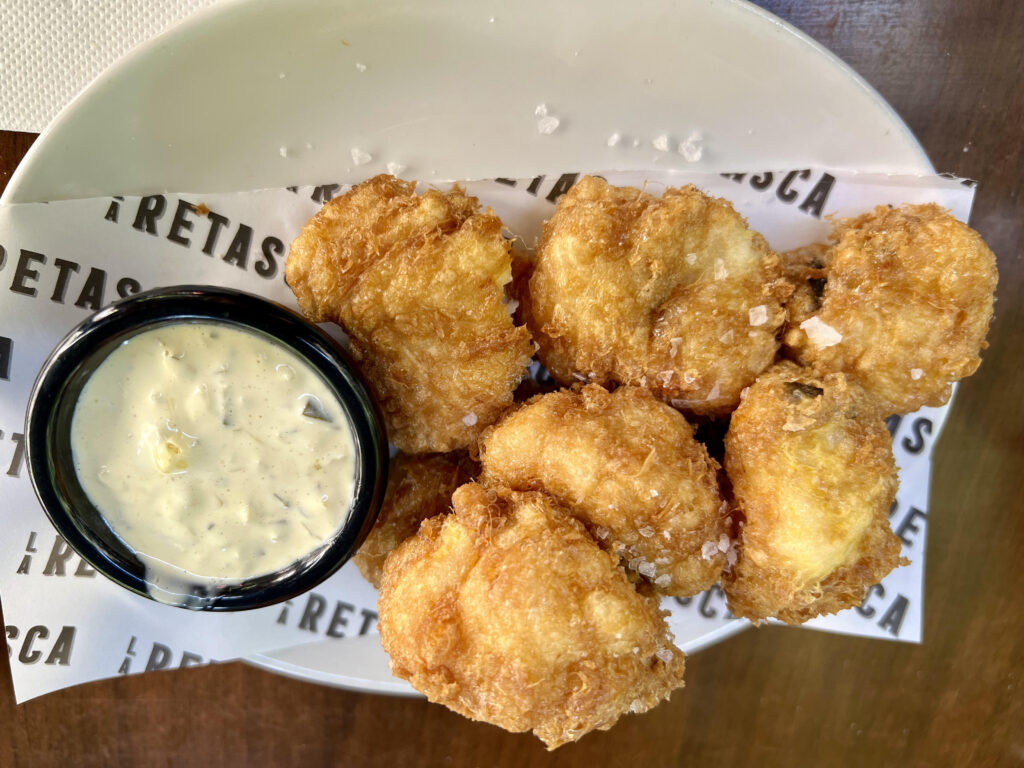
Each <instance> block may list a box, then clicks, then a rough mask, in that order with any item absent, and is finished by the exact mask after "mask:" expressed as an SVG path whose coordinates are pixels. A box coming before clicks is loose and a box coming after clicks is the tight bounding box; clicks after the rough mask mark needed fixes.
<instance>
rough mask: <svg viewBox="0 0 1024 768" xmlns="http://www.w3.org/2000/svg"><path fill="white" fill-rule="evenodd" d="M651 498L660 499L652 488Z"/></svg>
mask: <svg viewBox="0 0 1024 768" xmlns="http://www.w3.org/2000/svg"><path fill="white" fill-rule="evenodd" d="M651 498H652V499H656V498H658V492H657V491H656V490H654V489H653V488H651Z"/></svg>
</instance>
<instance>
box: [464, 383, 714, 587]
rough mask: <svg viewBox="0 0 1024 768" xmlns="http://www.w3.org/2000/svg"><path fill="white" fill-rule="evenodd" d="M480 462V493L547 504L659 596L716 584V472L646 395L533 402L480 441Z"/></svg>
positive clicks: (687, 431)
mask: <svg viewBox="0 0 1024 768" xmlns="http://www.w3.org/2000/svg"><path fill="white" fill-rule="evenodd" d="M480 462H481V464H482V466H483V475H482V478H481V481H482V482H484V483H485V484H495V485H499V486H507V487H509V488H512V489H514V490H520V491H525V490H538V491H544V492H545V493H548V494H549V495H551V496H553V497H554V498H555V499H557V500H558V501H559V502H560V503H561V504H563V505H564V506H565V507H566V508H567V509H569V511H570V512H571V513H572V514H573V515H574V516H575V517H576V518H578V519H579V520H581V521H582V522H583V523H584V524H585V525H586V526H587V528H588V530H590V532H591V533H592V534H593V535H594V537H595V538H596V539H597V540H598V543H599V544H601V546H602V547H604V548H605V549H607V550H608V551H610V552H612V553H614V554H615V555H617V556H618V557H620V558H621V559H622V562H623V565H625V566H626V567H627V568H628V569H629V570H630V571H631V572H633V574H634V575H639V576H640V577H643V578H646V579H647V580H649V581H650V582H652V583H653V584H654V586H655V588H656V589H657V591H659V592H661V593H662V594H667V595H676V596H680V597H684V596H689V595H694V594H696V593H698V592H701V591H703V590H705V589H707V588H708V587H710V586H711V585H712V584H714V583H715V582H716V581H718V577H719V575H720V574H721V572H722V568H723V567H724V565H725V554H724V549H722V548H719V546H718V544H719V542H720V541H721V539H722V536H723V535H724V536H725V537H726V540H728V535H727V533H728V532H727V528H726V522H725V505H724V504H723V503H722V499H721V497H720V496H719V493H718V483H717V479H716V472H717V470H718V465H717V464H716V463H715V461H714V460H713V459H711V458H710V457H709V456H708V453H707V450H705V448H704V446H703V445H701V444H700V443H698V442H697V441H696V440H695V439H694V438H693V429H692V428H691V427H690V425H689V424H688V423H687V422H686V419H685V418H683V416H682V414H680V413H678V412H677V411H675V410H673V409H672V408H670V407H669V406H667V405H665V404H664V403H662V402H660V401H659V400H657V399H655V398H654V396H653V395H651V394H650V393H649V392H647V391H646V390H643V389H639V388H636V387H620V388H619V389H617V390H615V392H613V393H610V394H609V393H608V392H607V391H606V390H605V389H603V388H602V387H599V386H597V385H594V384H590V385H586V386H584V387H582V388H579V389H578V390H576V391H561V392H552V393H550V394H546V395H541V396H538V397H535V398H533V399H532V400H530V401H529V402H528V403H527V404H526V405H524V406H523V407H521V408H520V409H519V410H517V411H516V412H514V413H512V414H510V415H508V416H506V417H505V418H504V419H503V420H502V421H501V422H499V423H498V424H497V425H495V426H494V427H492V428H491V429H489V430H488V431H487V432H485V433H484V436H483V438H482V439H481V442H480ZM709 543H710V544H711V546H710V547H709V546H707V545H708V544H709ZM726 548H727V547H726Z"/></svg>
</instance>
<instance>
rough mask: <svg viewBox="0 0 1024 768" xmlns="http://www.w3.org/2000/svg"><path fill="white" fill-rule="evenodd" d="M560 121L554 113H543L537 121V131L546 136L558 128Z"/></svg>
mask: <svg viewBox="0 0 1024 768" xmlns="http://www.w3.org/2000/svg"><path fill="white" fill-rule="evenodd" d="M561 122H562V121H561V120H559V119H558V118H557V117H555V116H554V115H545V116H544V117H542V118H541V119H540V120H538V121H537V133H539V134H541V135H542V136H548V135H550V134H552V133H554V132H555V131H557V130H558V126H559V124H561Z"/></svg>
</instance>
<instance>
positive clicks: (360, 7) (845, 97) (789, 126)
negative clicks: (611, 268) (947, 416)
mask: <svg viewBox="0 0 1024 768" xmlns="http://www.w3.org/2000/svg"><path fill="white" fill-rule="evenodd" d="M539 104H545V105H546V106H547V110H548V112H549V114H551V115H554V116H557V117H558V118H559V120H560V124H559V126H558V129H557V130H556V131H555V132H554V133H552V134H550V135H542V134H540V133H539V132H538V130H537V115H536V114H535V113H536V108H537V106H538V105H539ZM694 131H697V132H698V133H699V134H700V136H701V137H702V139H703V144H704V153H703V155H702V157H701V159H700V161H699V162H697V163H687V161H686V159H685V158H684V157H683V156H682V155H681V154H679V153H677V152H673V151H669V152H659V151H657V150H656V149H655V148H654V146H653V145H652V142H653V140H654V139H656V138H657V137H659V136H661V135H666V136H668V137H669V138H670V139H671V140H672V142H673V145H674V144H675V142H677V141H681V140H684V139H686V138H687V137H688V136H689V135H690V134H691V133H692V132H694ZM615 133H618V134H620V136H622V137H623V138H622V140H620V141H619V142H618V143H617V144H615V146H609V145H608V141H607V140H608V137H609V136H611V135H612V134H615ZM634 142H636V146H634ZM353 150H359V151H360V152H364V153H367V154H369V155H371V156H372V160H371V161H369V162H367V163H365V164H361V165H356V164H355V163H354V161H353V156H352V152H353ZM389 162H391V163H399V164H401V165H404V166H406V170H405V172H404V175H405V176H406V177H407V178H421V179H424V180H435V179H436V180H441V179H468V178H487V177H494V176H506V177H513V178H514V177H525V176H532V175H534V174H536V173H540V172H545V171H562V170H569V169H571V170H587V169H642V168H646V167H652V166H657V167H680V168H681V167H687V168H690V169H693V170H702V171H714V172H727V171H752V170H759V169H764V168H793V167H800V166H803V165H816V166H824V167H832V168H848V169H856V170H862V171H876V172H888V173H909V174H918V173H930V172H932V167H931V165H930V163H929V162H928V159H927V157H926V156H925V154H924V152H923V150H922V149H921V147H920V145H919V144H918V143H917V141H916V140H915V139H914V137H913V136H912V135H911V134H910V132H909V130H908V129H907V128H906V126H905V125H904V124H903V122H902V121H901V120H900V119H899V117H898V116H897V115H896V114H895V113H894V112H893V111H892V109H891V108H890V107H889V106H888V105H887V104H886V103H885V101H884V100H883V99H882V98H881V97H880V96H879V95H878V94H877V93H876V92H875V91H874V90H872V89H871V88H870V86H868V85H867V84H866V83H865V82H864V81H863V80H862V79H861V78H860V77H859V76H858V75H857V74H856V73H854V72H853V71H852V70H851V69H849V67H847V66H846V65H845V64H843V63H842V62H841V61H839V59H837V58H836V57H835V56H833V55H832V54H830V53H829V52H828V51H826V50H825V49H824V48H822V47H821V46H819V45H818V44H817V43H815V42H814V41H812V40H810V39H809V38H807V37H806V36H805V35H803V34H802V33H800V32H798V31H796V30H795V29H793V28H792V27H790V26H788V25H786V24H784V23H783V22H781V21H780V20H779V19H777V18H775V17H774V16H772V15H770V14H768V13H766V12H765V11H763V10H761V9H759V8H757V7H756V6H753V5H750V4H748V3H745V2H742V1H741V0H678V1H677V2H664V0H640V1H639V2H633V3H630V4H624V3H621V2H617V0H600V1H595V0H590V1H589V2H587V0H562V2H559V3H552V2H550V0H521V1H520V2H515V3H512V2H509V3H504V2H497V1H496V0H474V1H472V2H465V1H462V0H434V2H431V3H418V2H415V0H379V1H378V2H374V3H368V2H364V1H363V0H228V1H226V2H222V3H219V4H217V5H215V6H212V7H210V8H209V9H207V10H206V11H204V12H201V13H199V14H197V15H196V16H194V17H192V18H191V19H189V20H188V21H186V22H185V23H184V24H182V25H181V26H179V27H176V28H174V29H172V30H170V31H169V32H167V33H165V34H163V35H161V36H160V37H158V38H156V39H155V40H153V41H151V42H149V43H148V44H146V45H144V46H141V47H140V48H138V49H136V50H135V51H133V52H132V53H131V54H130V55H129V56H127V57H125V58H124V59H122V60H121V61H120V62H118V63H117V64H116V65H115V66H113V67H111V68H110V69H109V70H108V71H107V72H105V73H104V74H103V75H101V76H100V77H99V78H97V80H96V81H94V82H93V83H92V85H90V87H89V88H87V89H86V90H85V91H84V92H83V93H82V94H81V95H80V96H79V97H78V98H77V99H76V100H75V101H74V102H73V103H72V104H71V105H69V106H68V107H67V108H66V109H65V110H64V111H63V112H62V113H61V114H60V115H59V116H58V117H57V119H56V120H55V121H54V122H53V123H52V124H51V125H50V126H49V127H48V128H47V130H46V131H45V132H44V133H43V135H42V136H40V138H39V139H38V140H37V141H36V143H35V144H34V145H33V147H32V149H31V151H30V152H29V153H28V155H27V156H26V158H25V159H24V161H23V162H22V163H21V165H20V166H19V167H18V169H17V171H16V172H15V174H14V176H13V178H12V179H11V181H10V183H9V184H8V187H7V190H6V193H5V194H4V197H3V200H4V202H11V203H13V202H37V201H45V200H55V199H65V198H75V197H92V196H99V195H108V194H133V193H134V194H143V193H150V192H157V191H190V192H215V191H235V190H245V189H258V188H263V187H282V186H287V185H293V184H317V183H323V182H324V181H334V182H337V181H341V182H355V181H359V180H361V179H363V178H366V177H368V176H370V175H373V174H375V173H379V172H383V171H384V170H385V169H386V164H387V163H389ZM745 626H746V624H745V623H744V622H739V621H735V622H731V623H729V624H726V625H725V626H723V627H720V628H719V629H716V630H715V631H713V632H703V633H702V634H700V635H699V636H694V637H679V638H678V641H679V644H680V646H681V647H682V648H683V650H685V651H687V652H692V651H695V650H699V649H700V648H703V647H706V646H707V645H709V644H711V643H714V642H718V641H719V640H721V639H723V638H724V637H727V636H728V635H730V634H733V633H735V632H737V631H739V630H740V629H742V628H744V627H745ZM344 649H345V651H344V653H339V652H338V646H337V645H336V644H335V643H334V642H322V643H314V644H312V645H304V646H299V647H295V648H289V649H286V650H283V651H280V652H277V653H272V654H262V655H259V656H255V657H252V658H251V659H249V660H250V661H251V662H253V663H255V664H258V665H260V666H262V667H265V668H267V669H271V670H274V671H276V672H280V673H283V674H288V675H292V676H295V677H300V678H302V679H306V680H311V681H315V682H319V683H325V684H330V685H338V686H343V687H347V688H354V689H359V690H366V691H375V692H380V693H393V694H402V693H409V692H410V690H411V689H410V688H409V687H408V685H407V684H406V683H404V682H402V681H399V680H395V679H394V678H393V677H391V675H390V674H389V672H388V667H387V659H386V657H385V655H384V652H383V651H382V650H381V649H380V645H379V643H378V642H377V640H376V638H375V637H366V638H353V639H347V640H345V641H344Z"/></svg>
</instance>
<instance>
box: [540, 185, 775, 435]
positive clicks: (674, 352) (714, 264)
mask: <svg viewBox="0 0 1024 768" xmlns="http://www.w3.org/2000/svg"><path fill="white" fill-rule="evenodd" d="M787 286H788V284H787V283H785V281H783V280H782V279H781V264H780V261H779V258H778V256H777V255H776V254H774V253H772V252H771V251H770V250H769V249H768V246H767V244H766V243H765V241H764V238H763V237H761V236H760V235H759V234H757V233H756V232H753V231H751V230H750V229H748V228H747V225H746V222H745V221H744V220H743V217H741V216H740V215H739V214H737V213H736V211H735V210H733V208H732V206H731V205H730V204H729V203H728V202H727V201H725V200H722V199H720V198H711V197H708V196H707V195H705V194H703V193H702V192H700V191H699V190H697V189H696V188H694V187H692V186H688V187H683V188H682V189H667V190H665V193H664V194H663V195H662V197H661V198H656V197H654V196H652V195H649V194H647V193H646V192H643V191H641V190H639V189H634V188H630V187H613V186H610V185H609V184H607V183H606V182H604V181H603V180H601V179H597V178H593V177H590V176H587V177H584V178H583V179H582V180H580V181H579V182H578V183H577V184H576V185H575V186H574V187H573V188H572V189H571V190H570V191H569V192H568V193H567V194H565V195H564V196H563V197H562V198H561V199H560V200H559V202H558V206H557V208H556V209H555V213H554V215H553V216H552V217H551V219H550V220H549V221H548V222H547V223H546V224H545V225H544V231H543V234H542V236H541V238H540V241H539V243H538V247H537V253H536V258H535V263H534V268H533V273H532V276H531V277H530V281H529V295H528V296H527V297H526V300H524V302H523V315H524V318H525V319H526V322H527V325H528V326H529V328H530V330H531V332H532V333H533V335H534V338H535V339H536V341H537V343H538V344H539V346H540V349H539V352H538V354H539V356H540V359H541V361H542V362H543V363H544V364H545V366H547V368H548V370H550V371H551V373H552V375H553V376H554V377H555V378H556V379H558V380H559V381H560V382H561V383H563V384H571V383H573V381H575V380H577V379H579V380H582V379H587V380H590V381H593V382H595V383H599V384H610V383H614V382H618V383H625V384H634V385H638V386H642V387H646V388H648V389H650V390H651V391H652V392H654V393H655V394H656V395H657V396H658V397H660V398H661V399H663V400H666V401H673V404H674V405H675V406H676V407H679V408H681V409H683V410H684V411H685V412H687V413H688V414H696V415H702V416H716V415H724V414H726V413H728V412H729V411H731V410H732V409H733V408H734V407H735V406H736V404H737V403H738V402H739V394H740V391H741V390H742V389H743V388H744V387H745V386H747V385H748V384H750V383H751V382H752V381H753V380H754V378H755V377H756V376H757V374H758V373H760V372H761V371H762V370H764V369H765V368H766V367H767V366H768V365H769V364H770V363H771V362H772V360H773V359H774V357H775V353H776V350H777V349H778V342H777V340H776V333H777V331H778V330H779V328H780V327H781V326H782V322H783V319H784V312H783V311H782V306H781V302H780V300H781V299H782V298H784V297H785V295H786V293H787Z"/></svg>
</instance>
